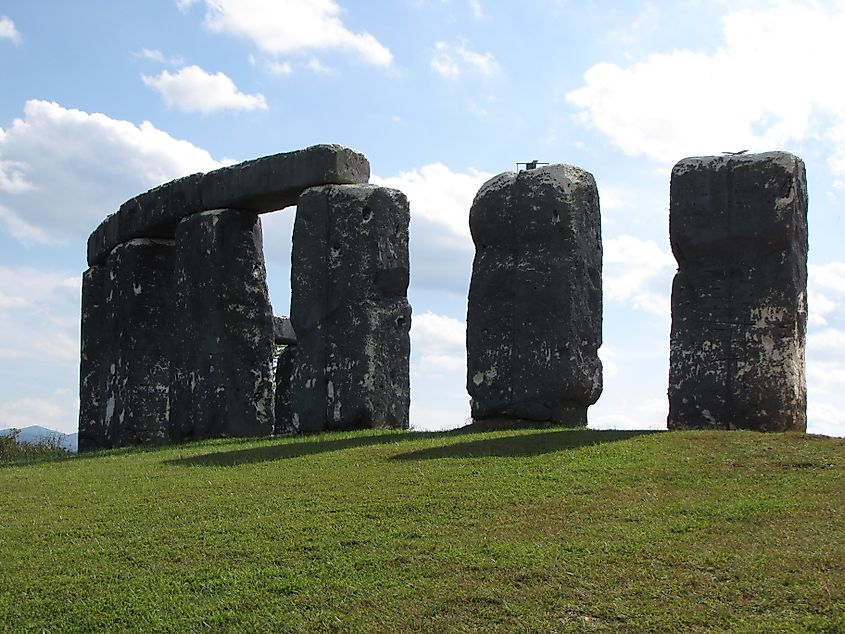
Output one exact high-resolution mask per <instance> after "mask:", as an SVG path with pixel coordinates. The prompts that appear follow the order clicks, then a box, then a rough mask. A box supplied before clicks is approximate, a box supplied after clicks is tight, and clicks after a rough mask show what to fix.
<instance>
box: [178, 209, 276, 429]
mask: <svg viewBox="0 0 845 634" xmlns="http://www.w3.org/2000/svg"><path fill="white" fill-rule="evenodd" d="M175 268H176V272H175V293H174V297H173V301H174V328H173V338H172V339H173V347H172V349H173V372H172V379H171V391H172V397H171V399H172V404H171V415H170V428H171V437H172V439H173V440H176V441H184V440H192V439H199V438H215V437H228V436H259V435H269V434H271V433H272V432H273V377H272V368H271V364H272V356H273V311H272V308H271V307H270V299H269V296H268V293H267V274H266V270H265V266H264V251H263V241H262V234H261V221H260V220H259V218H258V216H257V215H256V214H254V213H251V212H247V211H240V210H236V209H221V210H213V211H206V212H202V213H198V214H193V215H191V216H188V217H187V218H185V219H184V220H182V221H181V222H180V223H179V225H178V227H177V228H176V265H175Z"/></svg>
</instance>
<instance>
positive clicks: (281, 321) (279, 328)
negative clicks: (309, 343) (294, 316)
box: [273, 315, 296, 346]
mask: <svg viewBox="0 0 845 634" xmlns="http://www.w3.org/2000/svg"><path fill="white" fill-rule="evenodd" d="M273 340H274V342H275V343H276V345H283V346H290V345H296V333H295V332H294V331H293V326H292V325H291V323H290V319H288V318H287V317H279V316H278V315H274V316H273Z"/></svg>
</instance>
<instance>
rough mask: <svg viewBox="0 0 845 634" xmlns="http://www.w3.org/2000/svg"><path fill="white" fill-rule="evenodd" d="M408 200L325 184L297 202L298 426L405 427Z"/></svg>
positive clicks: (294, 400)
mask: <svg viewBox="0 0 845 634" xmlns="http://www.w3.org/2000/svg"><path fill="white" fill-rule="evenodd" d="M409 219H410V215H409V209H408V200H407V198H405V196H404V194H402V193H401V192H399V191H396V190H393V189H387V188H384V187H377V186H374V185H327V186H323V187H314V188H312V189H309V190H307V191H305V192H304V193H303V194H302V196H301V197H300V199H299V202H298V203H297V211H296V222H295V224H294V230H293V251H292V255H291V262H292V265H291V323H292V324H293V329H294V331H295V332H296V337H297V346H296V353H295V354H296V357H295V359H296V360H295V367H294V368H293V372H292V377H291V388H290V389H291V393H290V398H291V408H292V411H293V425H294V426H295V427H296V428H298V429H299V430H300V431H303V432H317V431H323V430H327V429H355V428H362V427H397V428H406V427H408V408H409V404H410V392H409V356H410V339H409V331H410V326H411V307H410V305H409V304H408V300H407V289H408V273H409V269H408V223H409Z"/></svg>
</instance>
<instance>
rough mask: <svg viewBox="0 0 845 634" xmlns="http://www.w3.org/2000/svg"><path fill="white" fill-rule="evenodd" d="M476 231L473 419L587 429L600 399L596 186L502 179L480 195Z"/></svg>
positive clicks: (547, 172)
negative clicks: (592, 408)
mask: <svg viewBox="0 0 845 634" xmlns="http://www.w3.org/2000/svg"><path fill="white" fill-rule="evenodd" d="M470 229H471V231H472V238H473V242H474V243H475V249H476V252H475V260H474V261H473V267H472V281H471V284H470V291H469V301H468V307H467V391H468V392H469V394H470V397H471V398H472V401H471V408H472V417H473V419H474V420H476V421H483V420H491V419H510V420H516V421H518V420H527V421H544V422H551V423H555V424H559V425H566V426H579V425H586V423H587V407H588V406H589V405H591V404H593V403H595V402H596V400H597V399H598V397H599V395H600V394H601V390H602V370H601V362H600V361H599V358H598V352H597V351H598V348H599V346H600V345H601V316H602V303H601V302H602V300H601V266H602V246H601V219H600V213H599V199H598V190H597V188H596V184H595V180H594V179H593V177H592V175H591V174H589V173H588V172H586V171H584V170H582V169H580V168H578V167H574V166H571V165H550V166H547V167H543V168H540V169H535V170H527V171H523V172H519V173H518V174H514V173H512V172H507V173H504V174H500V175H499V176H496V177H494V178H492V179H491V180H489V181H488V182H487V183H485V184H484V185H483V186H482V188H481V189H480V190H479V192H478V194H477V195H476V197H475V200H474V201H473V204H472V209H471V210H470Z"/></svg>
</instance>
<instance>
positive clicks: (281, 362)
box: [273, 345, 299, 435]
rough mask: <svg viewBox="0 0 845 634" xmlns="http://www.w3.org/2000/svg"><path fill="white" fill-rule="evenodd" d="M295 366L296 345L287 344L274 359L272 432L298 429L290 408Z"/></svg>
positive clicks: (286, 432)
mask: <svg viewBox="0 0 845 634" xmlns="http://www.w3.org/2000/svg"><path fill="white" fill-rule="evenodd" d="M295 367H296V346H295V345H288V346H285V349H284V350H282V352H281V354H280V355H279V358H278V360H277V361H276V394H275V399H276V402H275V408H276V422H275V425H276V426H275V429H274V430H273V433H274V434H276V435H279V434H288V433H296V432H298V431H299V425H298V424H295V423H294V420H293V411H292V410H291V397H290V394H291V379H292V377H293V370H294V368H295Z"/></svg>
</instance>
